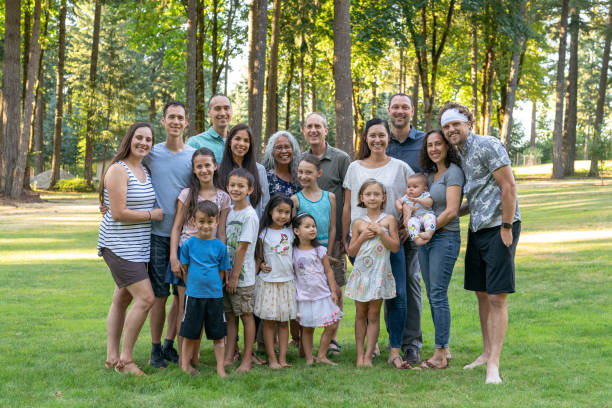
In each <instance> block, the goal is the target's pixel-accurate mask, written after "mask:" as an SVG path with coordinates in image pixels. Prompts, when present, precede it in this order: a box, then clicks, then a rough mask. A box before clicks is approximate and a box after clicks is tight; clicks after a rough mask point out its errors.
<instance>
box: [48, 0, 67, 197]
mask: <svg viewBox="0 0 612 408" xmlns="http://www.w3.org/2000/svg"><path fill="white" fill-rule="evenodd" d="M65 54H66V0H61V5H60V16H59V41H58V54H57V75H56V84H55V127H54V130H53V157H52V159H51V184H50V185H49V187H54V186H55V183H57V181H58V180H59V178H60V163H61V159H62V117H63V115H64V60H65Z"/></svg>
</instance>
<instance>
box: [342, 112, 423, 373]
mask: <svg viewBox="0 0 612 408" xmlns="http://www.w3.org/2000/svg"><path fill="white" fill-rule="evenodd" d="M390 135H391V132H390V131H389V125H388V124H387V121H386V120H383V119H379V118H373V119H370V120H369V121H368V122H367V123H366V125H365V129H364V131H363V135H362V137H361V145H360V148H359V160H356V161H354V162H353V163H351V164H350V166H349V168H348V170H347V171H346V177H345V178H344V185H343V187H344V188H345V190H344V209H343V211H342V235H343V237H342V242H343V245H344V247H345V248H348V240H349V234H350V230H351V229H352V225H353V222H354V221H355V220H357V219H358V218H359V217H360V216H362V215H363V214H364V212H365V209H364V208H360V207H359V206H358V192H359V188H360V187H361V185H362V184H363V182H364V181H366V180H367V179H370V178H373V179H375V180H377V181H379V182H380V183H382V184H383V185H384V186H385V191H386V205H385V208H384V211H385V212H386V213H387V214H393V215H394V216H395V217H396V218H397V217H399V213H398V211H397V209H396V208H395V205H394V203H395V200H396V199H397V198H399V197H401V196H402V195H404V193H405V191H406V183H407V181H408V177H410V176H411V175H412V174H414V171H412V169H411V168H410V166H408V165H407V164H406V163H404V162H403V161H401V160H398V159H395V158H393V157H390V156H388V155H387V153H386V150H387V145H388V144H389V140H390ZM390 260H391V269H392V272H393V277H394V278H395V286H396V297H395V298H393V299H389V300H386V301H385V305H386V307H387V311H388V320H387V331H388V332H389V345H390V346H391V348H390V351H389V359H388V363H389V364H391V365H393V366H394V367H396V368H399V369H402V368H409V367H410V366H409V364H408V363H406V362H405V361H403V359H402V357H401V356H400V348H401V346H402V334H403V332H404V324H405V322H406V307H407V306H406V258H405V255H404V251H403V250H402V249H401V248H400V251H398V252H396V253H391V259H390ZM368 347H370V348H373V347H374V345H368ZM366 359H369V360H371V356H369V355H366ZM369 364H371V361H367V362H366V365H369Z"/></svg>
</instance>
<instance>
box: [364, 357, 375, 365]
mask: <svg viewBox="0 0 612 408" xmlns="http://www.w3.org/2000/svg"><path fill="white" fill-rule="evenodd" d="M363 366H364V367H374V365H373V364H372V359H371V358H367V357H364V359H363Z"/></svg>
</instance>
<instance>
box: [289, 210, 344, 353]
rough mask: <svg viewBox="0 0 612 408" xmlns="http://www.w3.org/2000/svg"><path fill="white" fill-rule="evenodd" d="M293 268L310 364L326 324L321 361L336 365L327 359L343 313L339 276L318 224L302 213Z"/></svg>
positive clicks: (295, 225) (297, 225) (296, 229)
mask: <svg viewBox="0 0 612 408" xmlns="http://www.w3.org/2000/svg"><path fill="white" fill-rule="evenodd" d="M293 233H294V234H295V236H296V238H295V240H294V241H293V246H294V248H293V270H294V271H295V287H296V291H297V320H298V321H299V323H300V325H301V326H302V344H303V346H304V354H305V356H306V364H308V365H311V364H312V363H313V362H314V359H313V357H312V338H313V335H314V331H315V328H316V327H324V328H325V329H324V330H323V334H322V335H321V342H320V344H319V352H318V354H317V363H326V364H331V365H336V363H333V362H332V361H330V360H329V359H328V358H327V349H328V347H329V343H330V342H331V340H332V336H333V333H334V331H335V328H336V326H337V325H338V322H339V321H340V319H341V318H342V316H343V313H342V312H341V311H340V308H339V307H338V305H337V303H338V295H337V294H336V279H335V278H334V272H333V271H332V269H331V265H330V263H329V257H328V256H327V250H326V249H325V247H324V246H323V245H321V244H320V243H319V242H318V239H317V223H316V222H315V219H314V217H313V216H312V215H310V214H308V213H302V214H300V215H298V216H297V217H295V218H294V220H293Z"/></svg>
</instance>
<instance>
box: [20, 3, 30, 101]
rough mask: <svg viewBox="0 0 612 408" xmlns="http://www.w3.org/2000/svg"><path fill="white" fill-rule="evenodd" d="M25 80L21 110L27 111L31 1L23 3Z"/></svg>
mask: <svg viewBox="0 0 612 408" xmlns="http://www.w3.org/2000/svg"><path fill="white" fill-rule="evenodd" d="M22 8H23V58H22V68H21V72H22V73H23V78H22V82H21V84H22V85H21V109H22V110H24V109H25V99H26V87H27V82H28V62H29V61H30V36H31V34H32V15H31V14H30V0H25V1H24V3H23V7H22Z"/></svg>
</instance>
